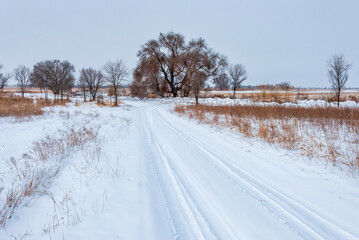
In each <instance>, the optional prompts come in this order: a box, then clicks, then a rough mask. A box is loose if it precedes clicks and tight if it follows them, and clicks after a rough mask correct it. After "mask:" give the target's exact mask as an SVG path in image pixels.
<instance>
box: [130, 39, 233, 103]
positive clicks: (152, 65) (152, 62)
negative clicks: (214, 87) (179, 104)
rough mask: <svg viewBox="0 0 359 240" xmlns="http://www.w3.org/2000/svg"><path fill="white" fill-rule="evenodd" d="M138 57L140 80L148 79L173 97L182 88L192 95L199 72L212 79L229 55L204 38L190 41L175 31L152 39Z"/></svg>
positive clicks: (185, 92) (155, 87) (137, 72)
mask: <svg viewBox="0 0 359 240" xmlns="http://www.w3.org/2000/svg"><path fill="white" fill-rule="evenodd" d="M137 56H138V57H139V63H138V65H137V67H136V69H135V73H136V77H137V78H140V77H141V78H143V80H139V79H137V80H136V81H137V83H138V82H141V81H142V82H145V81H148V82H149V83H148V84H147V86H150V87H152V88H153V89H151V90H154V91H155V92H159V93H160V95H162V96H164V95H165V93H169V94H172V96H173V97H177V96H178V94H179V92H181V91H182V95H183V96H188V95H189V93H190V92H191V91H192V90H193V89H194V88H193V80H194V79H195V78H194V75H197V76H199V75H198V71H201V72H203V73H205V74H206V75H207V78H208V77H212V76H214V75H215V74H216V73H217V72H218V70H219V69H220V68H221V67H222V65H225V64H226V59H225V57H223V56H221V55H219V54H218V53H216V52H214V51H213V50H212V49H209V48H208V47H207V45H206V42H205V41H204V40H203V39H202V38H199V39H194V40H191V41H190V42H188V43H186V42H185V39H184V36H183V35H181V34H179V33H173V32H169V33H167V34H162V33H161V34H160V36H159V38H158V40H149V41H148V42H147V43H146V44H145V45H143V46H142V47H141V50H140V51H139V52H138V54H137ZM197 86H199V85H197Z"/></svg>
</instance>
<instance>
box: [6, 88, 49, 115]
mask: <svg viewBox="0 0 359 240" xmlns="http://www.w3.org/2000/svg"><path fill="white" fill-rule="evenodd" d="M41 114H43V110H42V109H41V106H40V105H38V104H36V103H35V102H34V100H33V99H30V98H23V97H19V96H15V95H14V94H0V117H15V118H16V119H23V118H27V117H31V116H34V115H41Z"/></svg>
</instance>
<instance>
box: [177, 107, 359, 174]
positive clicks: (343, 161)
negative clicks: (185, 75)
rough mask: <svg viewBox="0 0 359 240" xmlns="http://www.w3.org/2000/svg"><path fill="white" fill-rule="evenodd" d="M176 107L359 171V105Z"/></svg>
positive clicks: (191, 116)
mask: <svg viewBox="0 0 359 240" xmlns="http://www.w3.org/2000/svg"><path fill="white" fill-rule="evenodd" d="M175 111H176V112H178V113H180V114H185V115H188V116H189V117H190V118H194V119H197V120H199V121H201V122H203V123H208V124H215V125H222V126H228V127H235V128H236V129H237V130H238V131H239V132H241V133H243V134H244V135H246V136H249V137H252V136H253V137H258V138H261V139H263V140H264V141H266V142H269V143H275V144H280V145H281V146H283V147H285V148H287V149H296V150H299V151H301V153H303V154H305V155H308V156H312V157H320V158H323V159H325V160H326V161H327V163H331V164H333V165H341V166H343V165H345V166H347V167H348V169H349V172H350V173H352V174H358V173H359V109H356V108H334V107H326V108H306V107H285V106H255V105H250V106H208V105H200V106H176V107H175Z"/></svg>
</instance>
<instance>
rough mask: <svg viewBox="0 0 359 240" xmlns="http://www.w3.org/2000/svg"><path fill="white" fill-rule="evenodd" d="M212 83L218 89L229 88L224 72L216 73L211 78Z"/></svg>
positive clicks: (227, 78)
mask: <svg viewBox="0 0 359 240" xmlns="http://www.w3.org/2000/svg"><path fill="white" fill-rule="evenodd" d="M213 83H214V85H215V87H216V88H218V89H220V90H225V89H228V88H229V77H228V75H227V74H226V73H225V72H222V73H220V74H218V76H216V77H215V78H213Z"/></svg>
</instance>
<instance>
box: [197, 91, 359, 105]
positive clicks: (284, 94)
mask: <svg viewBox="0 0 359 240" xmlns="http://www.w3.org/2000/svg"><path fill="white" fill-rule="evenodd" d="M243 90H245V89H240V90H239V91H236V96H235V97H236V98H248V99H253V101H255V102H278V103H284V102H294V103H295V102H297V101H299V100H309V99H313V100H324V101H327V102H334V101H336V100H337V99H336V97H335V94H334V92H330V91H329V92H320V90H318V91H316V90H309V89H289V90H273V89H262V90H260V91H259V90H255V91H253V90H248V89H247V91H243ZM200 97H201V98H215V97H216V98H233V92H228V91H222V92H221V91H217V92H211V91H209V92H202V93H201V94H200ZM340 101H355V102H359V92H358V91H355V90H353V91H352V92H349V91H348V92H343V93H342V94H341V99H340Z"/></svg>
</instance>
